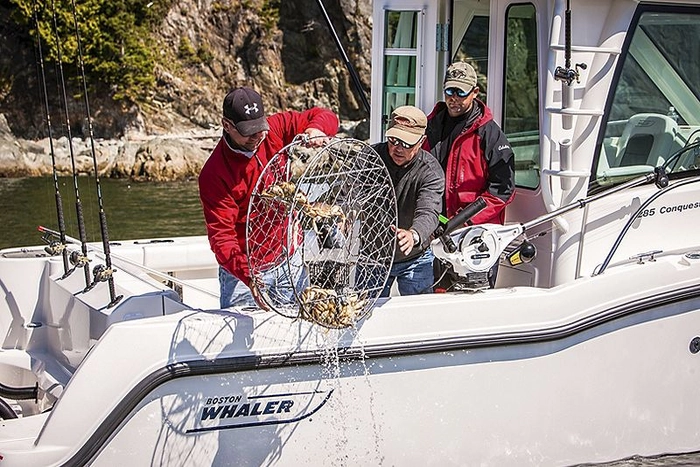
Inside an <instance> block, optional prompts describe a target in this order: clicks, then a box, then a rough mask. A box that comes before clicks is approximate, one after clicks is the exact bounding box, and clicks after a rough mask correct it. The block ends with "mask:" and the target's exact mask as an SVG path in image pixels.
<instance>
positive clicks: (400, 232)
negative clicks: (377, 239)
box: [391, 225, 414, 255]
mask: <svg viewBox="0 0 700 467" xmlns="http://www.w3.org/2000/svg"><path fill="white" fill-rule="evenodd" d="M391 230H393V231H394V232H396V242H397V243H398V245H399V250H401V253H403V254H404V255H408V254H409V253H410V252H411V250H413V246H414V243H413V232H411V231H410V230H405V229H399V228H397V227H396V226H393V225H392V226H391Z"/></svg>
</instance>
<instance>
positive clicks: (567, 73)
mask: <svg viewBox="0 0 700 467" xmlns="http://www.w3.org/2000/svg"><path fill="white" fill-rule="evenodd" d="M571 49H572V45H571V0H566V11H565V12H564V66H563V67H560V66H558V67H557V68H556V70H554V79H556V80H561V81H562V82H563V83H566V84H567V85H568V86H571V84H572V83H573V81H574V80H576V81H577V82H578V80H579V71H578V70H579V68H581V69H583V70H585V69H586V68H588V65H586V64H585V63H577V64H576V66H575V68H573V69H572V68H571Z"/></svg>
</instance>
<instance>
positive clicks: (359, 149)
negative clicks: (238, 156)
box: [246, 139, 397, 328]
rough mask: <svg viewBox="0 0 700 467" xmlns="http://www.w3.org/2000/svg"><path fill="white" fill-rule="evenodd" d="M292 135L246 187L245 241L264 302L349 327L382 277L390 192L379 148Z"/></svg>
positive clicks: (369, 303) (388, 257) (387, 254)
mask: <svg viewBox="0 0 700 467" xmlns="http://www.w3.org/2000/svg"><path fill="white" fill-rule="evenodd" d="M313 142H314V140H308V139H296V140H295V141H294V142H292V143H291V144H290V145H288V146H286V147H285V148H283V149H282V150H281V151H280V152H278V153H277V154H276V155H275V156H274V157H273V158H272V159H271V160H270V161H269V163H268V164H267V165H266V166H265V168H264V170H263V172H262V174H261V175H260V178H259V179H258V181H257V184H256V186H255V188H254V189H253V193H252V195H251V200H250V205H249V207H248V221H247V225H246V242H247V243H246V245H247V250H248V265H249V266H250V272H251V277H252V278H253V280H254V281H255V284H256V286H257V287H258V290H259V291H260V295H261V298H262V300H264V301H265V303H266V304H267V305H268V306H269V307H270V308H271V309H273V310H274V311H276V312H277V313H280V314H281V315H284V316H286V317H289V318H302V319H306V320H309V321H312V322H315V323H317V324H319V325H321V326H325V327H328V328H344V327H348V326H352V325H353V324H354V323H355V322H356V321H357V320H359V319H361V318H363V317H364V316H366V315H367V313H369V312H370V310H371V309H372V307H373V306H374V304H375V302H376V300H377V298H379V295H380V294H381V292H382V290H383V288H384V285H385V284H386V281H387V278H388V276H389V270H390V269H391V265H392V261H393V256H394V247H395V243H396V237H395V234H394V232H393V231H392V229H391V226H392V225H396V222H397V214H396V197H395V194H394V189H393V186H392V184H391V179H390V178H389V173H388V172H387V169H386V167H385V166H384V164H383V162H382V160H381V159H380V157H379V155H378V154H377V153H376V152H375V151H374V150H373V149H372V148H371V147H370V146H369V145H367V144H365V143H363V142H361V141H358V140H355V139H331V140H330V142H327V143H325V144H323V145H321V146H318V145H314V144H312V143H313Z"/></svg>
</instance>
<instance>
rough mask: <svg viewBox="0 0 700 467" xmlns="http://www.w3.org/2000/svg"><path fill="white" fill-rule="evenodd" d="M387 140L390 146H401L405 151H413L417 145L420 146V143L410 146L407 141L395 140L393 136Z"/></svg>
mask: <svg viewBox="0 0 700 467" xmlns="http://www.w3.org/2000/svg"><path fill="white" fill-rule="evenodd" d="M386 140H387V141H388V142H389V144H391V145H392V146H398V145H401V147H402V148H404V149H411V148H412V147H413V146H415V145H416V144H418V143H415V144H408V143H407V142H406V141H401V140H400V139H398V138H394V137H393V136H389V137H388V138H387V139H386Z"/></svg>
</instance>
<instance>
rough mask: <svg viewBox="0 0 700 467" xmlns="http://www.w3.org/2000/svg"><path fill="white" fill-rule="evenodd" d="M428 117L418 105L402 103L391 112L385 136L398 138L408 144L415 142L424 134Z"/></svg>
mask: <svg viewBox="0 0 700 467" xmlns="http://www.w3.org/2000/svg"><path fill="white" fill-rule="evenodd" d="M427 126H428V117H426V116H425V113H423V111H422V110H421V109H419V108H418V107H414V106H412V105H404V106H401V107H397V108H396V109H394V111H393V112H391V121H390V122H389V128H388V129H387V130H386V136H387V138H390V137H391V138H398V139H400V140H401V141H403V142H405V143H408V144H411V145H413V144H416V143H417V142H418V140H420V138H421V136H423V135H424V134H425V128H426V127H427Z"/></svg>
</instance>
